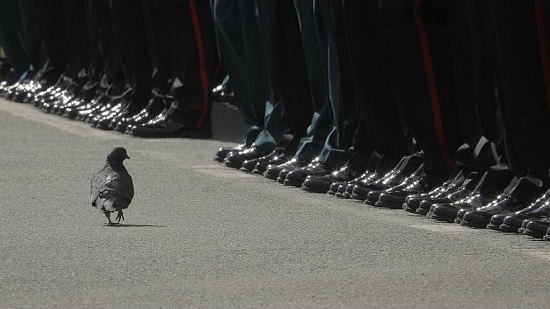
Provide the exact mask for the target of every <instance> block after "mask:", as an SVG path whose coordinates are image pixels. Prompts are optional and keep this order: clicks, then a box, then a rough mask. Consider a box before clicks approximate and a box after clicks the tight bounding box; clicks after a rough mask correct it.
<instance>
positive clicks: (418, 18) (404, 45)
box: [380, 0, 462, 180]
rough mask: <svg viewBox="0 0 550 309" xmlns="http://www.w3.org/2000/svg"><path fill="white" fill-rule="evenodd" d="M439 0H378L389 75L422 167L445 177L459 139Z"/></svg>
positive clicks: (442, 7) (446, 28)
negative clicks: (421, 161)
mask: <svg viewBox="0 0 550 309" xmlns="http://www.w3.org/2000/svg"><path fill="white" fill-rule="evenodd" d="M445 2H446V1H443V0H381V2H380V13H381V15H380V16H381V26H382V32H383V35H384V42H385V46H386V52H387V57H388V65H389V72H390V79H391V82H392V86H393V89H394V91H395V94H396V97H397V100H398V104H399V105H400V107H401V109H402V110H403V112H404V116H405V119H406V121H407V123H408V125H409V128H410V130H411V132H412V134H413V136H414V137H415V139H416V140H417V142H418V144H419V146H420V148H421V149H423V150H424V152H425V156H424V168H425V171H426V173H427V174H428V175H429V176H430V177H432V178H434V179H436V180H442V179H445V178H447V176H448V175H449V174H450V172H451V170H452V169H453V168H454V166H455V160H454V153H455V151H456V150H457V149H458V147H459V146H460V145H461V144H462V137H461V135H460V129H459V123H458V117H457V116H456V115H457V103H456V90H455V82H454V73H453V64H452V61H449V60H450V59H452V52H451V44H450V33H449V25H448V20H447V14H446V8H445Z"/></svg>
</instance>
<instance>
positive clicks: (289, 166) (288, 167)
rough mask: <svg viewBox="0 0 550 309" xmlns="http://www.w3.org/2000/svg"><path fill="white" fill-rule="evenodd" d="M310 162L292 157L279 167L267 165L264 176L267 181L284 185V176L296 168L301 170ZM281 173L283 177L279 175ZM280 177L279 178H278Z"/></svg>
mask: <svg viewBox="0 0 550 309" xmlns="http://www.w3.org/2000/svg"><path fill="white" fill-rule="evenodd" d="M309 162H311V161H310V160H307V159H303V158H299V157H294V158H292V159H290V160H289V161H287V162H285V163H283V164H279V165H268V166H267V169H266V170H265V173H264V176H265V177H266V178H269V179H273V180H277V182H279V183H281V184H282V183H284V181H285V178H284V177H286V174H287V173H288V172H289V171H293V170H295V169H298V168H302V167H304V166H306V165H308V164H309ZM281 173H283V175H281ZM279 175H281V178H280V177H279Z"/></svg>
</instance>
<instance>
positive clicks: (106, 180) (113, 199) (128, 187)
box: [90, 147, 134, 225]
mask: <svg viewBox="0 0 550 309" xmlns="http://www.w3.org/2000/svg"><path fill="white" fill-rule="evenodd" d="M124 159H130V157H128V154H127V152H126V149H125V148H123V147H117V148H115V149H113V151H111V153H110V154H109V155H108V156H107V160H106V161H105V166H104V167H103V169H101V171H99V172H98V173H97V174H95V175H94V176H93V177H92V180H91V197H90V201H91V202H92V206H93V207H95V208H97V209H99V210H101V211H103V212H104V213H105V216H106V217H107V220H109V223H108V225H114V224H115V223H113V222H112V221H111V213H112V212H114V211H118V214H117V216H116V220H117V224H118V223H120V220H121V219H122V220H124V214H123V212H122V210H123V209H126V208H128V206H129V205H130V203H131V202H132V198H133V197H134V184H133V182H132V176H130V174H128V171H127V170H126V168H125V167H124V164H123V161H124Z"/></svg>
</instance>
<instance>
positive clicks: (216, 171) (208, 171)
mask: <svg viewBox="0 0 550 309" xmlns="http://www.w3.org/2000/svg"><path fill="white" fill-rule="evenodd" d="M195 170H196V171H197V172H199V173H203V174H205V175H208V176H214V177H221V178H245V177H250V176H257V175H251V174H248V173H245V172H242V171H239V170H235V169H233V168H228V167H226V166H220V167H216V166H196V167H195Z"/></svg>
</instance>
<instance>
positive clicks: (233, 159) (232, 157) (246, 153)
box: [223, 145, 266, 168]
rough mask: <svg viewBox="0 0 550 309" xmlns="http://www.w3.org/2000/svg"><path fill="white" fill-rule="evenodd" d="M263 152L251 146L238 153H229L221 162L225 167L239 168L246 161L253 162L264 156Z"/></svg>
mask: <svg viewBox="0 0 550 309" xmlns="http://www.w3.org/2000/svg"><path fill="white" fill-rule="evenodd" d="M265 155H266V154H265V152H263V151H262V150H260V149H259V148H258V147H256V146H254V145H252V147H250V148H248V149H245V150H243V151H239V152H231V153H229V154H228V155H227V157H225V159H224V160H223V162H224V163H225V166H227V167H232V168H241V167H242V166H243V163H244V162H245V161H246V160H254V159H258V158H260V157H263V156H265Z"/></svg>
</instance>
